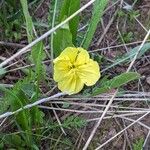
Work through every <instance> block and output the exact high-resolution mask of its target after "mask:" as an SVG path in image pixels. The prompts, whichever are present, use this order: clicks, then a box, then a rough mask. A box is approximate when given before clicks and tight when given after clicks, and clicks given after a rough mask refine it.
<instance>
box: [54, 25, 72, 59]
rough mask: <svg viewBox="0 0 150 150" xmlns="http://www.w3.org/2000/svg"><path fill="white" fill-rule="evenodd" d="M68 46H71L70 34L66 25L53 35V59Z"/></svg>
mask: <svg viewBox="0 0 150 150" xmlns="http://www.w3.org/2000/svg"><path fill="white" fill-rule="evenodd" d="M68 46H73V44H72V34H71V32H70V30H69V26H68V24H65V25H64V26H63V27H61V28H60V29H58V30H57V32H56V33H55V34H54V40H53V47H54V55H55V57H57V56H58V55H59V54H60V53H61V52H62V51H63V50H64V49H65V48H66V47H68Z"/></svg>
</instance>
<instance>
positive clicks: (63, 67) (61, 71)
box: [54, 60, 70, 82]
mask: <svg viewBox="0 0 150 150" xmlns="http://www.w3.org/2000/svg"><path fill="white" fill-rule="evenodd" d="M69 71H70V61H69V60H57V61H55V62H54V80H55V81H56V82H59V81H61V80H63V78H65V77H66V76H67V74H68V73H69Z"/></svg>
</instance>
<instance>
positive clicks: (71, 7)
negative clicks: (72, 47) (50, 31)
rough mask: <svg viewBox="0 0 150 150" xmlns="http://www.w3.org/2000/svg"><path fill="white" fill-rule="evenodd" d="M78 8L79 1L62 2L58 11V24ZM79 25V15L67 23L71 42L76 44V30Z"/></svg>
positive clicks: (66, 0) (68, 0) (65, 0)
mask: <svg viewBox="0 0 150 150" xmlns="http://www.w3.org/2000/svg"><path fill="white" fill-rule="evenodd" d="M79 8H80V0H64V1H63V5H62V8H61V11H60V16H59V22H61V21H62V20H63V19H64V18H65V17H69V16H71V15H72V14H73V13H74V12H76V11H77V10H78V9H79ZM78 25H79V15H76V17H74V18H73V19H72V20H70V21H69V28H70V32H71V34H72V42H73V43H74V44H75V43H76V36H77V30H78Z"/></svg>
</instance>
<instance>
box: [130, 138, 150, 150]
mask: <svg viewBox="0 0 150 150" xmlns="http://www.w3.org/2000/svg"><path fill="white" fill-rule="evenodd" d="M143 144H144V139H143V138H140V139H139V140H136V142H135V143H134V144H133V150H142V149H143ZM148 147H149V146H147V149H148ZM145 149H146V148H145Z"/></svg>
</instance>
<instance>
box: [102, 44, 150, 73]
mask: <svg viewBox="0 0 150 150" xmlns="http://www.w3.org/2000/svg"><path fill="white" fill-rule="evenodd" d="M139 47H140V46H137V47H135V48H133V49H132V50H131V51H129V52H128V53H126V54H125V55H123V56H122V57H121V58H119V59H116V60H115V61H114V63H113V64H111V65H109V66H108V67H107V68H106V69H104V70H105V71H106V70H108V69H110V68H112V67H114V66H116V65H118V64H121V63H125V62H129V61H130V60H132V59H133V57H134V56H135V55H136V53H137V50H138V49H139ZM149 50H150V43H146V44H144V45H143V47H142V48H141V50H140V52H139V55H138V57H137V58H140V57H141V56H143V55H144V54H145V53H146V52H148V51H149Z"/></svg>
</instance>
